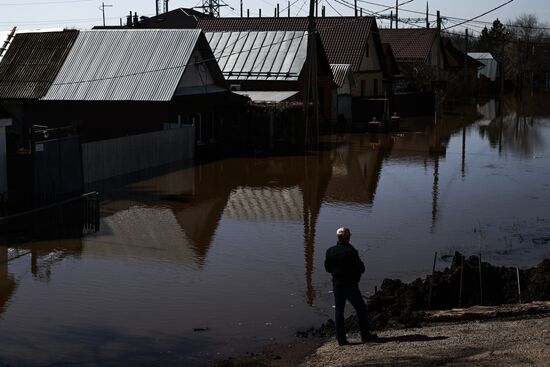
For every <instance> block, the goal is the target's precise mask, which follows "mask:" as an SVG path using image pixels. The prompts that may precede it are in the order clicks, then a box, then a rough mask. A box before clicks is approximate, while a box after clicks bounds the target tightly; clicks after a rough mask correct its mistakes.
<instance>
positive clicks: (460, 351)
mask: <svg viewBox="0 0 550 367" xmlns="http://www.w3.org/2000/svg"><path fill="white" fill-rule="evenodd" d="M378 336H379V340H378V342H376V343H368V344H359V343H358V344H356V345H348V346H343V347H340V346H338V344H337V343H336V341H330V342H327V343H325V344H323V345H322V346H321V347H319V348H318V349H317V350H316V351H315V352H314V353H313V354H311V355H310V356H309V357H308V358H307V359H306V360H305V362H303V363H302V366H303V367H317V366H323V367H336V366H346V367H352V366H353V367H355V366H550V317H549V316H546V317H540V318H529V319H517V320H494V321H484V322H479V321H478V322H468V323H459V324H457V323H453V324H432V325H429V326H425V327H422V328H414V329H401V330H387V331H383V332H380V333H378ZM349 341H350V342H352V343H353V342H358V341H359V338H358V336H355V338H353V336H352V337H350V338H349Z"/></svg>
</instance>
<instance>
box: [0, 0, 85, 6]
mask: <svg viewBox="0 0 550 367" xmlns="http://www.w3.org/2000/svg"><path fill="white" fill-rule="evenodd" d="M90 1H94V0H72V1H71V0H53V1H44V2H26V3H6V4H0V6H24V5H54V4H71V3H84V2H90Z"/></svg>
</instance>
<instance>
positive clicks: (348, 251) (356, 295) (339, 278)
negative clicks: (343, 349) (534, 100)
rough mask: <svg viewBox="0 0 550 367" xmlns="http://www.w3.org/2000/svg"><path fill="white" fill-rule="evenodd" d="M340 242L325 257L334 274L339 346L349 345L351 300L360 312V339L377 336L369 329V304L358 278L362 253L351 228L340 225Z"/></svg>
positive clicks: (362, 268) (328, 267)
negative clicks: (347, 316)
mask: <svg viewBox="0 0 550 367" xmlns="http://www.w3.org/2000/svg"><path fill="white" fill-rule="evenodd" d="M336 236H337V237H338V243H337V244H336V246H332V247H331V248H329V249H328V250H327V253H326V257H325V269H326V271H327V272H329V273H331V274H332V285H333V291H334V305H335V308H336V310H335V311H336V312H335V319H336V320H335V324H336V340H337V341H338V344H339V345H346V344H349V343H348V341H347V339H346V331H345V329H344V308H345V306H346V301H349V302H350V303H351V304H352V305H353V307H354V308H355V312H357V317H358V318H359V327H360V329H361V340H362V341H363V343H365V342H367V341H371V340H373V339H375V338H376V335H375V334H371V333H370V331H369V321H368V318H367V306H366V305H365V301H363V296H362V295H361V291H360V290H359V285H358V283H359V280H360V279H361V275H362V274H363V273H364V272H365V264H363V262H362V261H361V259H360V258H359V253H358V252H357V250H356V249H355V248H354V247H353V246H352V245H351V243H350V242H349V241H350V238H351V232H350V230H349V229H348V228H345V227H343V228H339V229H338V230H337V231H336Z"/></svg>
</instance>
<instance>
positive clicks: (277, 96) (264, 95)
mask: <svg viewBox="0 0 550 367" xmlns="http://www.w3.org/2000/svg"><path fill="white" fill-rule="evenodd" d="M233 93H236V94H238V95H241V96H246V97H248V98H250V100H251V101H252V102H266V103H280V102H284V101H286V100H287V99H289V98H292V97H294V96H295V95H296V94H298V92H297V91H238V92H233Z"/></svg>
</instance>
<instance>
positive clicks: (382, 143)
mask: <svg viewBox="0 0 550 367" xmlns="http://www.w3.org/2000/svg"><path fill="white" fill-rule="evenodd" d="M392 146H393V139H392V137H391V136H389V135H385V134H383V135H361V136H360V137H359V138H357V139H356V140H352V142H351V144H349V145H342V146H340V147H338V148H337V149H336V150H335V151H334V153H333V157H332V161H333V163H332V165H333V166H332V178H331V180H330V183H329V185H328V188H327V195H326V200H328V201H333V202H343V203H347V204H365V205H372V204H373V201H374V196H375V194H376V188H377V186H378V180H379V179H380V173H381V171H382V162H383V160H384V159H385V158H387V157H388V154H389V153H390V152H391V150H392Z"/></svg>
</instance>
